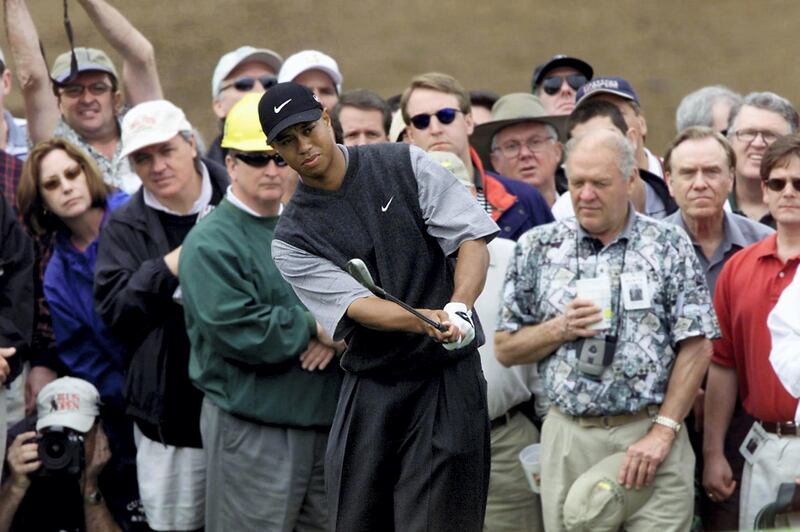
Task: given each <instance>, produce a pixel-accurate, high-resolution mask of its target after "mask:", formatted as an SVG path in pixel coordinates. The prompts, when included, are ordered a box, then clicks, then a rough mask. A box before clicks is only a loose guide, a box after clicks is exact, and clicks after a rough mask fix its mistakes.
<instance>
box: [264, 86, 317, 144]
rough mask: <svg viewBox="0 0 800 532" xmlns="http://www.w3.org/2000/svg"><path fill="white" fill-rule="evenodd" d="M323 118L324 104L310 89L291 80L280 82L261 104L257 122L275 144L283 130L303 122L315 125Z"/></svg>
mask: <svg viewBox="0 0 800 532" xmlns="http://www.w3.org/2000/svg"><path fill="white" fill-rule="evenodd" d="M321 116H322V103H320V101H319V99H318V98H317V96H316V95H315V94H314V93H313V92H311V89H309V88H308V87H304V86H303V85H298V84H297V83H293V82H291V81H289V82H286V83H278V84H277V85H275V86H274V87H272V88H271V89H270V90H268V91H267V92H265V93H264V95H263V96H262V97H261V101H259V102H258V119H259V121H260V122H261V129H263V130H264V133H265V134H266V135H267V144H272V142H273V141H274V140H275V137H277V136H278V135H279V134H280V132H281V131H283V130H284V129H287V128H290V127H292V126H295V125H297V124H302V123H303V122H315V121H317V120H319V119H320V117H321Z"/></svg>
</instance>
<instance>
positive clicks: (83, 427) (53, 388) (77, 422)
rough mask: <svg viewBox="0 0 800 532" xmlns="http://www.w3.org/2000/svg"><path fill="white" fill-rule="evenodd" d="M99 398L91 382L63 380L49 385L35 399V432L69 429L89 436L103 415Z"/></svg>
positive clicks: (74, 379)
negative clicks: (56, 428)
mask: <svg viewBox="0 0 800 532" xmlns="http://www.w3.org/2000/svg"><path fill="white" fill-rule="evenodd" d="M99 404H100V394H99V393H98V391H97V388H95V387H94V385H93V384H92V383H90V382H87V381H85V380H83V379H76V378H74V377H61V378H60V379H56V380H54V381H53V382H51V383H49V384H47V385H46V386H45V387H44V388H42V389H41V391H40V392H39V395H37V396H36V416H37V418H38V419H37V421H36V430H42V429H46V428H48V427H67V428H70V429H73V430H77V431H78V432H88V431H89V429H91V428H92V425H94V420H95V418H96V417H97V416H98V414H99V413H100V410H99V408H98V405H99Z"/></svg>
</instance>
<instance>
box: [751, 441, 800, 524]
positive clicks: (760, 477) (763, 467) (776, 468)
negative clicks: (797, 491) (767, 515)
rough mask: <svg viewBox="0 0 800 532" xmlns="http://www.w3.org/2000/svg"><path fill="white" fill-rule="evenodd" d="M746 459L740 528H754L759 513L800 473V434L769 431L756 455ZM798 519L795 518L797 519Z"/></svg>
mask: <svg viewBox="0 0 800 532" xmlns="http://www.w3.org/2000/svg"><path fill="white" fill-rule="evenodd" d="M753 458H754V459H755V463H754V464H749V463H747V462H745V464H744V474H743V475H742V489H741V499H740V503H739V528H740V529H741V530H750V529H752V528H754V525H755V520H756V515H758V512H759V511H760V510H761V509H762V508H763V507H764V506H766V505H767V504H769V503H771V502H775V498H776V497H777V496H778V488H779V487H780V485H781V484H782V483H784V482H794V479H795V478H797V477H798V476H800V437H798V436H788V437H779V436H776V435H775V434H768V435H767V440H766V441H765V442H764V443H762V444H761V445H760V446H759V447H758V449H756V454H755V456H754V457H753ZM793 522H794V521H793Z"/></svg>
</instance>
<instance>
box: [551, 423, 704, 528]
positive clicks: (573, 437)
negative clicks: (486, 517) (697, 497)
mask: <svg viewBox="0 0 800 532" xmlns="http://www.w3.org/2000/svg"><path fill="white" fill-rule="evenodd" d="M651 426H652V421H650V420H649V419H641V420H638V421H633V422H631V423H628V424H626V425H622V426H619V427H614V428H599V427H598V428H586V427H581V426H580V425H579V424H578V423H577V422H576V421H574V420H573V418H572V417H571V416H567V415H565V414H563V413H561V412H560V411H559V410H558V409H556V408H551V409H550V411H549V412H548V414H547V417H546V418H545V421H544V425H543V426H542V507H543V511H544V524H545V529H546V530H547V532H556V531H558V530H565V528H564V518H563V507H564V500H565V499H566V497H567V493H568V492H569V488H570V487H571V486H572V483H573V482H574V481H575V480H576V479H577V478H578V477H579V476H580V475H581V474H582V473H583V472H585V471H587V470H589V469H590V468H591V467H592V466H593V465H594V464H596V463H598V462H599V461H600V460H602V459H603V458H605V457H607V456H610V455H612V454H615V453H618V452H624V451H625V450H627V448H628V447H629V446H630V445H632V444H633V443H635V442H636V441H638V440H639V439H641V438H642V437H644V435H645V434H647V432H648V431H649V430H650V427H651ZM694 460H695V459H694V452H693V451H692V446H691V445H690V444H689V438H688V436H687V435H686V431H680V432H679V433H678V436H677V437H676V438H675V441H674V442H673V444H672V448H671V450H670V452H669V454H668V455H667V458H666V459H665V460H664V462H662V464H661V465H660V466H659V468H658V471H657V472H656V479H655V491H654V492H653V496H652V497H651V498H650V500H649V501H648V502H647V503H645V505H644V506H642V508H641V509H639V511H638V512H636V513H635V514H634V515H633V516H631V517H630V518H629V519H628V520H627V521H626V522H625V530H626V532H635V531H642V532H652V531H654V530H657V531H658V532H668V531H676V532H677V531H680V532H684V531H688V530H689V529H690V527H691V524H692V514H693V510H694V484H693V481H694Z"/></svg>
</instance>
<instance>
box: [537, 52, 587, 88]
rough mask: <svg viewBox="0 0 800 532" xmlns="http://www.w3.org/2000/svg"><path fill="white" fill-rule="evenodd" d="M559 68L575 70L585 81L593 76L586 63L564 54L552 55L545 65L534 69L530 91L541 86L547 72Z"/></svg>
mask: <svg viewBox="0 0 800 532" xmlns="http://www.w3.org/2000/svg"><path fill="white" fill-rule="evenodd" d="M561 67H570V68H574V69H575V70H577V71H578V72H580V73H581V74H583V75H584V76H586V79H592V76H593V75H594V69H593V68H592V65H590V64H589V63H587V62H586V61H583V60H581V59H578V58H577V57H570V56H568V55H564V54H559V55H554V56H553V57H551V58H550V59H548V61H547V62H546V63H542V64H541V65H539V66H537V67H536V68H535V69H534V71H533V80H532V81H531V90H532V91H533V92H535V91H536V87H538V86H539V85H541V83H542V81H543V80H544V78H545V75H547V73H548V72H550V71H551V70H555V69H556V68H561Z"/></svg>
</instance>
